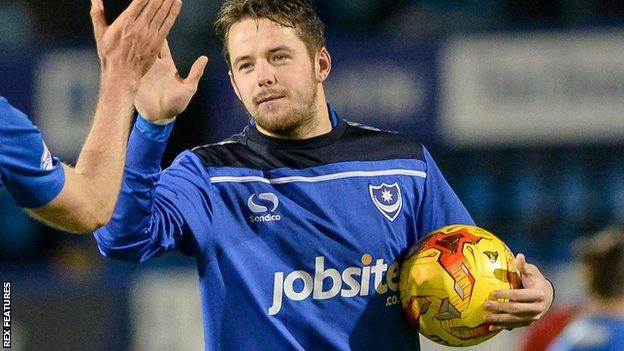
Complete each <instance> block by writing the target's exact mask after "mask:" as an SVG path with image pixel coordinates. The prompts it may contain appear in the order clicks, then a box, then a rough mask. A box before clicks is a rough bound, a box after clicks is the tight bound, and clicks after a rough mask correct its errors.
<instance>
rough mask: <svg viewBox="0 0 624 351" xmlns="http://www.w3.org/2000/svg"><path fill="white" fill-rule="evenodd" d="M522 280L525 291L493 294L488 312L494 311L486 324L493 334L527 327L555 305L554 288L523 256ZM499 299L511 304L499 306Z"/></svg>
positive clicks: (520, 262) (519, 258)
mask: <svg viewBox="0 0 624 351" xmlns="http://www.w3.org/2000/svg"><path fill="white" fill-rule="evenodd" d="M516 265H517V267H518V269H519V270H520V274H521V277H522V286H523V288H522V289H512V290H496V291H493V292H492V294H490V299H491V300H489V301H487V302H486V303H485V309H486V310H488V311H491V312H492V314H489V315H488V316H487V317H486V319H485V321H486V322H488V323H492V326H490V330H491V331H498V330H502V329H508V330H510V329H513V328H517V327H525V326H529V325H531V324H533V323H534V322H535V321H537V320H538V319H540V318H541V317H542V316H543V315H544V314H545V313H546V312H547V311H548V309H549V308H550V305H551V304H552V301H553V286H552V285H551V284H550V282H549V281H548V280H546V278H544V275H542V273H541V272H540V271H539V269H538V268H537V267H536V266H535V265H533V264H530V263H527V262H526V258H525V257H524V255H523V254H519V255H517V256H516ZM499 299H503V300H508V301H507V302H500V301H499Z"/></svg>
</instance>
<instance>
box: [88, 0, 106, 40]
mask: <svg viewBox="0 0 624 351" xmlns="http://www.w3.org/2000/svg"><path fill="white" fill-rule="evenodd" d="M90 14H91V22H92V23H93V35H94V36H95V40H96V41H99V40H100V38H101V37H102V34H104V32H105V31H106V26H107V24H106V16H105V15H104V4H103V3H102V0H91V13H90Z"/></svg>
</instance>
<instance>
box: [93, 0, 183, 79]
mask: <svg viewBox="0 0 624 351" xmlns="http://www.w3.org/2000/svg"><path fill="white" fill-rule="evenodd" d="M181 7H182V1H181V0H134V1H132V3H131V4H130V6H128V8H127V9H126V10H125V11H124V12H123V13H122V14H121V15H120V16H119V17H118V18H117V19H116V20H115V21H114V22H113V23H112V24H111V25H110V26H108V25H107V24H106V17H105V16H104V5H103V4H102V0H91V20H92V22H93V32H94V35H95V42H96V45H97V51H98V56H99V58H100V61H101V63H102V69H103V71H107V70H109V69H114V70H116V71H122V73H123V74H126V75H129V76H130V77H131V78H134V79H136V80H137V81H138V80H139V79H140V78H141V77H142V76H143V75H144V74H145V73H146V72H147V71H148V70H149V68H150V67H151V66H152V64H153V63H154V61H155V60H156V57H157V55H158V52H159V51H160V48H161V47H162V44H163V42H164V40H165V38H166V37H167V35H168V34H169V31H170V30H171V28H172V27H173V24H174V23H175V20H176V18H177V17H178V14H179V13H180V9H181Z"/></svg>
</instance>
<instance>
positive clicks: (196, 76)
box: [184, 56, 208, 89]
mask: <svg viewBox="0 0 624 351" xmlns="http://www.w3.org/2000/svg"><path fill="white" fill-rule="evenodd" d="M207 64H208V57H207V56H200V57H199V58H198V59H197V60H196V61H195V63H193V66H192V67H191V71H190V72H189V75H188V77H186V79H184V83H186V84H192V85H193V87H194V88H195V89H197V85H198V84H199V80H200V79H201V77H202V76H203V75H204V71H205V70H206V65H207Z"/></svg>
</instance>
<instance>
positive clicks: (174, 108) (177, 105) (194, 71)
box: [135, 40, 208, 123]
mask: <svg viewBox="0 0 624 351" xmlns="http://www.w3.org/2000/svg"><path fill="white" fill-rule="evenodd" d="M207 63H208V57H206V56H201V57H199V58H198V59H197V60H196V61H195V63H193V66H192V67H191V71H190V73H189V75H188V77H187V78H182V77H180V74H179V73H178V69H177V68H176V65H175V62H174V61H173V57H172V56H171V50H170V49H169V44H168V43H167V41H166V40H165V42H164V43H163V45H162V49H161V50H160V56H159V57H158V58H157V59H156V62H154V64H153V65H152V68H151V69H150V70H149V71H148V72H147V74H146V75H145V76H144V77H143V79H141V85H140V87H139V91H138V92H137V96H136V100H135V106H136V108H137V110H138V111H139V113H141V115H142V116H143V117H145V118H146V119H148V120H150V121H152V122H155V123H166V122H168V121H169V120H171V119H172V118H174V117H175V116H177V115H178V114H180V113H181V112H182V111H184V110H185V109H186V107H187V106H188V104H189V102H190V101H191V98H192V97H193V95H195V93H196V92H197V86H198V84H199V80H200V79H201V77H202V75H203V74H204V70H205V68H206V64H207Z"/></svg>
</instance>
